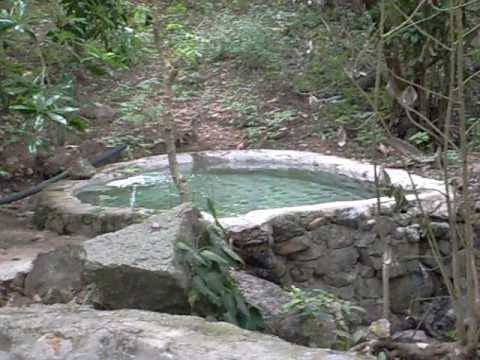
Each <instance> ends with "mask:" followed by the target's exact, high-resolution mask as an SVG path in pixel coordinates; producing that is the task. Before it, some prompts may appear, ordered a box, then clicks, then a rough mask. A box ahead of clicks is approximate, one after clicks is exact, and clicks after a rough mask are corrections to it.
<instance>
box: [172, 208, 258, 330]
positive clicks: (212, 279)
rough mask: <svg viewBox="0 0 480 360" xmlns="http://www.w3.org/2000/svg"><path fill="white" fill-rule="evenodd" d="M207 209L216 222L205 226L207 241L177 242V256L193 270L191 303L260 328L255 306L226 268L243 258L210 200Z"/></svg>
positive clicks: (252, 328)
mask: <svg viewBox="0 0 480 360" xmlns="http://www.w3.org/2000/svg"><path fill="white" fill-rule="evenodd" d="M208 207H209V210H210V211H212V215H213V216H214V218H215V224H216V225H209V226H208V227H207V235H208V236H207V237H206V239H205V241H206V244H205V245H204V246H202V247H199V248H197V247H195V246H192V245H190V244H186V243H184V242H179V243H177V256H178V258H179V260H180V262H181V263H183V264H185V265H187V266H188V268H189V269H190V271H191V274H192V287H193V289H192V291H191V293H190V296H189V298H190V303H191V305H192V307H193V308H195V306H196V305H197V304H200V306H201V307H202V308H203V310H205V306H203V305H204V304H208V305H207V306H206V307H210V310H209V311H207V314H205V315H210V316H211V315H213V316H215V317H216V318H217V319H219V320H223V321H227V322H230V323H232V324H235V325H238V326H240V327H242V328H245V329H249V330H260V329H262V328H263V326H264V325H263V319H262V316H261V315H260V312H259V311H258V309H256V308H255V307H253V306H251V305H250V304H248V303H247V302H246V301H245V299H244V298H243V296H242V294H241V293H240V292H239V290H238V288H237V287H236V285H235V283H234V282H233V280H232V279H231V277H230V275H229V270H230V269H232V268H237V267H239V266H241V265H244V264H243V260H242V259H241V258H240V257H239V256H238V255H237V254H236V253H235V252H234V251H233V250H232V249H231V248H230V247H229V246H228V245H227V243H226V242H225V231H224V230H223V228H222V227H221V225H220V223H219V222H218V220H217V218H216V211H215V208H214V206H213V203H212V202H211V201H210V200H209V202H208Z"/></svg>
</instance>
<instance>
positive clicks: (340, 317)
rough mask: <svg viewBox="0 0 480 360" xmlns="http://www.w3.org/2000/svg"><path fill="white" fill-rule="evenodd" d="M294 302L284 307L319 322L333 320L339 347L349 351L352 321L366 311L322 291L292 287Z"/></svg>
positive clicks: (351, 337) (288, 310) (291, 292)
mask: <svg viewBox="0 0 480 360" xmlns="http://www.w3.org/2000/svg"><path fill="white" fill-rule="evenodd" d="M290 294H291V296H292V300H291V301H290V302H289V303H287V304H286V305H285V306H284V310H285V311H287V312H292V311H293V312H297V313H300V314H302V315H306V316H309V317H312V318H316V319H319V320H326V319H330V318H333V319H334V321H335V324H336V325H337V336H338V337H339V339H340V342H339V345H340V346H341V347H342V348H345V349H348V348H349V345H350V343H351V340H352V339H353V333H352V320H353V319H354V317H355V316H358V315H359V313H364V312H365V310H364V309H363V308H361V307H359V306H356V305H354V304H352V303H351V302H349V301H345V300H342V299H340V298H339V297H337V296H335V295H333V294H331V293H329V292H327V291H324V290H321V289H315V290H302V289H299V288H297V287H295V286H292V287H291V290H290Z"/></svg>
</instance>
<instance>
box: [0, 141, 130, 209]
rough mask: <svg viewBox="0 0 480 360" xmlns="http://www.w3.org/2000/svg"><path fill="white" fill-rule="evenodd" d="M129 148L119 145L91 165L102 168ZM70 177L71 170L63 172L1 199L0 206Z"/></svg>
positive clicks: (97, 158)
mask: <svg viewBox="0 0 480 360" xmlns="http://www.w3.org/2000/svg"><path fill="white" fill-rule="evenodd" d="M127 147H128V145H126V144H123V145H119V146H117V147H114V148H113V149H110V150H107V151H105V152H104V153H103V154H101V155H99V156H97V157H96V158H94V159H93V160H92V161H90V163H91V164H92V165H93V166H96V167H97V166H100V165H102V164H103V163H105V162H106V161H107V160H110V159H111V158H113V157H116V156H118V155H120V153H121V152H122V151H123V150H125V149H126V148H127ZM69 175H70V170H68V169H67V170H65V171H64V172H61V173H60V174H58V175H55V176H54V177H51V178H50V179H47V180H45V181H43V182H41V183H40V184H38V185H35V186H34V187H31V188H30V189H27V190H24V191H20V192H17V193H14V194H10V195H7V196H5V197H3V198H1V199H0V205H4V204H9V203H11V202H14V201H18V200H21V199H24V198H26V197H28V196H31V195H33V194H36V193H38V192H40V191H42V190H43V189H45V188H46V187H47V186H48V185H50V184H53V183H55V182H57V181H60V180H62V179H65V178H67V177H68V176H69Z"/></svg>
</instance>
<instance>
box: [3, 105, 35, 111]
mask: <svg viewBox="0 0 480 360" xmlns="http://www.w3.org/2000/svg"><path fill="white" fill-rule="evenodd" d="M8 108H9V109H10V110H15V111H24V112H30V113H35V112H36V111H35V108H34V107H32V106H28V105H11V106H9V107H8Z"/></svg>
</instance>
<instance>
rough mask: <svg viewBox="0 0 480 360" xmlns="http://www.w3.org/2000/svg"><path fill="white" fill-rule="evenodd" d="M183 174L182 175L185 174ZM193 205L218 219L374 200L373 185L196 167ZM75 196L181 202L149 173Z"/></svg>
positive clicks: (287, 172)
mask: <svg viewBox="0 0 480 360" xmlns="http://www.w3.org/2000/svg"><path fill="white" fill-rule="evenodd" d="M184 173H185V172H184ZM186 176H187V180H188V183H189V185H190V187H191V189H192V197H193V203H194V204H195V205H196V206H198V207H199V208H200V209H202V210H205V209H206V199H207V198H210V199H212V200H213V201H214V203H215V206H216V208H217V211H218V213H219V215H220V216H234V215H238V214H243V213H246V212H248V211H251V210H258V209H268V208H280V207H290V206H300V205H309V204H318V203H326V202H333V201H345V200H349V201H350V200H360V199H367V198H371V197H374V196H375V194H374V192H373V189H372V187H371V186H368V185H367V184H365V183H360V182H358V181H354V180H352V179H350V178H348V177H344V176H340V175H335V174H331V173H326V172H313V171H303V170H296V169H295V170H293V169H281V170H258V169H257V170H242V169H199V170H195V171H193V172H192V171H190V172H188V173H186ZM77 197H78V198H79V199H80V200H81V201H83V202H86V203H89V204H93V205H99V206H103V207H127V208H137V207H142V208H149V209H169V208H172V207H174V206H176V205H178V204H179V203H180V198H179V196H178V193H177V191H176V188H175V186H174V184H173V183H172V180H171V177H170V175H169V173H168V172H165V171H161V172H148V173H143V174H141V175H136V176H132V177H129V178H125V179H121V180H115V181H111V182H109V183H106V184H102V185H92V186H89V187H86V188H84V189H83V190H82V191H81V192H80V193H78V194H77Z"/></svg>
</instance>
